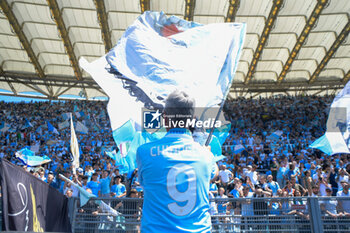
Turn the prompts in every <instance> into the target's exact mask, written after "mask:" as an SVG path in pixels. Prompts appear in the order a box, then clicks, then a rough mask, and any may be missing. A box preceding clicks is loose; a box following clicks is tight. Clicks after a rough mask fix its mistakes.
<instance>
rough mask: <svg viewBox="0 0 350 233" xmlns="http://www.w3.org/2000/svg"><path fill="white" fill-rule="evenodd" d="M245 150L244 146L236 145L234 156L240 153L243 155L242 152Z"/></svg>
mask: <svg viewBox="0 0 350 233" xmlns="http://www.w3.org/2000/svg"><path fill="white" fill-rule="evenodd" d="M244 150H245V148H244V146H243V145H242V144H239V145H235V146H234V147H233V153H234V154H239V153H241V152H242V151H244Z"/></svg>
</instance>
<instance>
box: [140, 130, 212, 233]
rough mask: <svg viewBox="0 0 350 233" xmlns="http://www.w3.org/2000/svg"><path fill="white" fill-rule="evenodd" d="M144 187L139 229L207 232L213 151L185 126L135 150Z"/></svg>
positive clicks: (142, 230) (145, 230)
mask: <svg viewBox="0 0 350 233" xmlns="http://www.w3.org/2000/svg"><path fill="white" fill-rule="evenodd" d="M137 165H138V168H139V180H140V183H141V185H142V186H143V189H144V203H143V213H142V221H141V232H143V233H145V232H146V233H147V232H162V233H163V232H210V230H211V220H210V214H209V212H208V210H209V182H210V179H211V178H212V177H213V176H214V175H215V173H216V169H217V166H216V164H215V160H214V156H213V154H212V153H211V152H210V151H209V150H208V149H207V148H205V147H203V146H201V145H200V144H198V143H196V142H194V141H193V138H192V135H191V133H190V131H189V130H186V129H171V130H170V131H169V132H168V133H167V134H166V136H164V138H162V139H160V140H158V141H156V142H152V143H147V144H144V145H142V146H140V147H139V148H138V150H137Z"/></svg>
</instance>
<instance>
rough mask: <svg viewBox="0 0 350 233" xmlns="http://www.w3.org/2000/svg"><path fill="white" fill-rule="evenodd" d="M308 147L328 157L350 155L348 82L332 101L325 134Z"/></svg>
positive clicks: (349, 84) (349, 83)
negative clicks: (340, 154)
mask: <svg viewBox="0 0 350 233" xmlns="http://www.w3.org/2000/svg"><path fill="white" fill-rule="evenodd" d="M310 147H311V148H317V149H319V150H322V151H323V152H324V153H326V154H328V155H333V154H339V153H345V154H350V151H349V148H350V82H348V83H347V84H346V85H345V87H344V89H343V90H341V92H339V94H338V95H337V96H336V97H335V98H334V100H333V103H332V105H331V107H330V110H329V115H328V120H327V131H326V133H325V134H324V135H323V136H322V137H320V138H318V139H317V140H316V141H314V142H313V143H312V144H311V145H310Z"/></svg>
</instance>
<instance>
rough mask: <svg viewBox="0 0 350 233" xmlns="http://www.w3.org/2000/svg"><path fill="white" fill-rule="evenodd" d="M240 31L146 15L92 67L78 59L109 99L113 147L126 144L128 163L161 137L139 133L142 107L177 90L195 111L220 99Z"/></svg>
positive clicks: (237, 53) (238, 51) (239, 26)
mask: <svg viewBox="0 0 350 233" xmlns="http://www.w3.org/2000/svg"><path fill="white" fill-rule="evenodd" d="M245 30H246V26H245V24H242V23H222V24H209V25H201V24H198V23H194V22H189V21H186V20H183V19H180V18H178V17H176V16H170V17H167V16H166V15H165V14H164V13H163V12H160V13H159V12H149V11H147V12H145V13H144V14H142V15H141V16H139V17H138V19H137V20H136V21H135V22H134V23H133V24H132V25H130V26H129V27H128V28H127V29H126V31H125V33H124V34H123V36H122V37H121V38H120V40H119V41H118V43H117V45H116V46H115V47H114V48H113V49H111V50H110V51H109V53H108V54H107V55H106V56H104V57H101V58H100V59H98V60H96V61H94V62H92V63H88V62H87V61H86V60H85V59H80V61H79V62H80V66H81V67H82V68H83V69H84V70H85V71H87V72H88V73H89V74H90V75H91V76H92V77H93V79H94V80H95V81H96V82H97V83H98V84H99V85H100V86H101V88H102V89H103V90H104V91H105V92H106V93H107V95H108V96H109V98H110V99H109V103H108V107H107V109H108V113H109V117H110V121H111V127H112V131H113V138H114V140H115V141H116V144H117V145H118V146H119V145H120V144H122V143H125V142H129V143H130V145H131V146H130V147H129V151H128V154H127V159H130V161H131V158H135V154H134V152H135V151H136V148H134V147H135V146H139V145H140V144H139V143H141V144H142V143H146V142H149V141H152V140H154V139H158V138H159V137H161V135H162V134H161V133H159V134H158V135H156V134H153V136H150V135H145V134H142V135H141V136H140V135H138V134H140V133H142V132H141V131H140V130H141V129H142V127H141V126H142V125H143V124H142V122H141V120H142V117H141V116H142V108H143V107H146V108H149V109H154V108H157V109H162V108H163V106H164V101H165V99H166V97H167V96H168V95H169V94H170V93H171V92H173V91H174V90H176V89H177V90H181V91H184V92H187V93H190V94H191V97H193V98H194V99H195V101H196V106H197V107H204V108H209V107H213V106H217V105H218V104H221V103H222V102H223V101H224V100H225V98H226V95H227V91H228V89H229V87H230V86H231V83H232V80H233V77H234V74H235V71H236V69H237V65H238V61H239V58H240V54H241V50H242V47H243V42H244V36H245ZM208 90H210V91H208ZM203 93H205V94H203ZM227 130H229V128H228V129H227ZM223 135H224V134H223ZM226 136H227V134H226ZM220 141H221V140H220ZM132 160H134V159H132ZM131 163H133V162H132V161H131ZM130 167H131V168H132V167H133V166H130Z"/></svg>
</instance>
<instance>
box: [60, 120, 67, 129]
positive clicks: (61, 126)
mask: <svg viewBox="0 0 350 233" xmlns="http://www.w3.org/2000/svg"><path fill="white" fill-rule="evenodd" d="M67 127H69V121H63V122H61V123H58V129H59V130H61V129H65V128H67Z"/></svg>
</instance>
